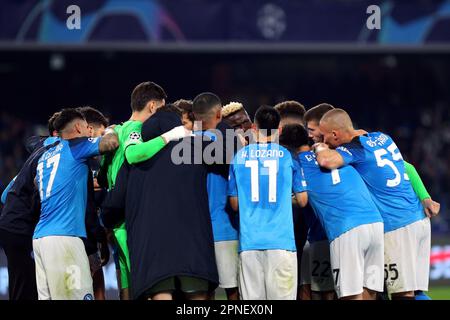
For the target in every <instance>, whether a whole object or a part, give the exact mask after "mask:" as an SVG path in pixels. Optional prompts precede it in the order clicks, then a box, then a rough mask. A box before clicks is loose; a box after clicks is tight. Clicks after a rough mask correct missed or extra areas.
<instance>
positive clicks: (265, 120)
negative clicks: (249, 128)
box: [254, 106, 281, 130]
mask: <svg viewBox="0 0 450 320" xmlns="http://www.w3.org/2000/svg"><path fill="white" fill-rule="evenodd" d="M280 119H281V117H280V113H279V112H278V111H277V110H276V109H274V108H273V107H271V106H261V107H259V108H258V110H256V113H255V121H254V122H255V123H256V125H257V127H258V129H263V130H274V129H278V126H279V125H280Z"/></svg>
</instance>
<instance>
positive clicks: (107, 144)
mask: <svg viewBox="0 0 450 320" xmlns="http://www.w3.org/2000/svg"><path fill="white" fill-rule="evenodd" d="M118 147H119V139H118V137H117V134H116V133H115V132H114V130H113V129H110V128H108V129H107V130H106V132H105V135H104V136H103V137H102V138H101V140H100V144H99V147H98V148H99V151H100V154H105V153H108V152H111V151H114V150H116V149H117V148H118Z"/></svg>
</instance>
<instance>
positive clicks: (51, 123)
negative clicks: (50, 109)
mask: <svg viewBox="0 0 450 320" xmlns="http://www.w3.org/2000/svg"><path fill="white" fill-rule="evenodd" d="M60 114H61V111H57V112H55V113H54V114H52V116H51V117H50V119H48V133H49V135H50V136H52V135H53V131H55V130H56V129H55V124H54V122H55V120H56V118H58V117H59V115H60Z"/></svg>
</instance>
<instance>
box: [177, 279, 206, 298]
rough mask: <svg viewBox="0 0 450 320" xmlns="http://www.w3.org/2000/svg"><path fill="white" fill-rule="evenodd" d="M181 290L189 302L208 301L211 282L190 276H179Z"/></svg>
mask: <svg viewBox="0 0 450 320" xmlns="http://www.w3.org/2000/svg"><path fill="white" fill-rule="evenodd" d="M177 278H178V280H179V282H180V289H181V291H182V292H183V293H184V295H185V297H186V299H187V300H208V298H209V290H208V289H209V281H208V280H205V279H201V278H196V277H190V276H178V277H177Z"/></svg>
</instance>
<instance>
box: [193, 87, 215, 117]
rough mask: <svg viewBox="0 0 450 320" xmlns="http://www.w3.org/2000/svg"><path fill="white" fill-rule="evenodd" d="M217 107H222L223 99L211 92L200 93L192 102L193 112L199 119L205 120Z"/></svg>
mask: <svg viewBox="0 0 450 320" xmlns="http://www.w3.org/2000/svg"><path fill="white" fill-rule="evenodd" d="M216 107H218V108H222V101H220V98H219V97H218V96H217V95H215V94H214V93H211V92H203V93H200V94H199V95H198V96H196V97H195V98H194V101H193V102H192V112H193V113H194V116H195V118H196V119H197V120H203V119H204V118H205V117H206V116H207V115H209V114H210V113H211V111H212V110H214V108H216Z"/></svg>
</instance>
